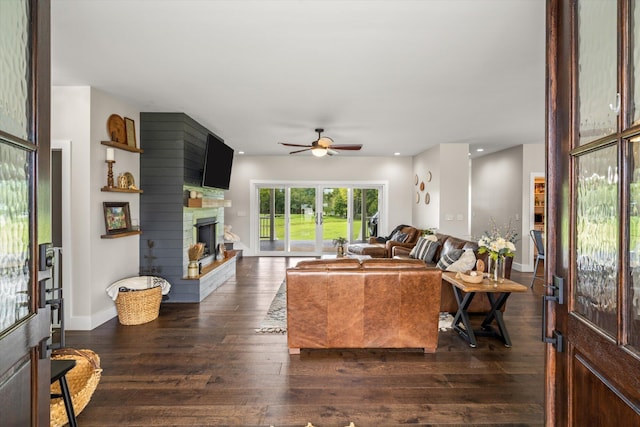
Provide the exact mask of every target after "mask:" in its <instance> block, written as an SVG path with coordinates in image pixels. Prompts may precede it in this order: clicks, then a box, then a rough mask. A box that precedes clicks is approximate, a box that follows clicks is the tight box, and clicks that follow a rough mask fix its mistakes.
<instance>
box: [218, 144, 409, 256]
mask: <svg viewBox="0 0 640 427" xmlns="http://www.w3.org/2000/svg"><path fill="white" fill-rule="evenodd" d="M411 163H412V159H411V158H410V157H347V156H344V157H340V156H339V155H338V156H331V157H328V156H327V157H322V158H316V157H312V156H304V155H303V156H241V155H236V156H235V158H234V161H233V169H232V173H231V183H230V186H229V188H230V189H229V191H226V192H225V196H224V198H225V199H230V200H231V201H232V207H231V208H227V209H225V224H229V225H231V226H232V230H233V232H234V233H236V234H237V235H238V236H239V237H240V239H241V243H240V245H239V247H244V248H245V250H246V251H247V252H246V253H245V254H246V255H254V254H255V252H254V251H255V249H252V248H249V245H250V243H249V242H250V238H251V236H250V225H251V224H250V200H249V197H250V188H251V181H252V180H254V181H255V180H258V181H264V180H280V181H322V182H336V183H338V182H341V181H349V182H355V181H360V182H365V181H376V182H381V181H386V182H387V183H388V189H389V192H388V200H387V201H386V203H385V205H386V206H387V212H382V214H383V217H385V218H386V221H383V223H382V224H381V225H380V227H381V228H380V229H379V233H380V234H381V235H384V234H387V233H388V232H389V231H390V229H393V227H395V226H396V225H398V224H411V223H412V221H411V220H412V215H411V207H412V203H413V196H414V193H415V192H414V186H413V174H412V167H411Z"/></svg>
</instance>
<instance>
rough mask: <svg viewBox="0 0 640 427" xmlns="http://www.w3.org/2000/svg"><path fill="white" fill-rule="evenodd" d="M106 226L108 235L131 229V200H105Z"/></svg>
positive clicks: (103, 204)
mask: <svg viewBox="0 0 640 427" xmlns="http://www.w3.org/2000/svg"><path fill="white" fill-rule="evenodd" d="M102 206H103V209H104V226H105V229H106V230H107V235H109V234H118V233H124V232H126V231H130V230H131V214H130V213H129V202H103V203H102Z"/></svg>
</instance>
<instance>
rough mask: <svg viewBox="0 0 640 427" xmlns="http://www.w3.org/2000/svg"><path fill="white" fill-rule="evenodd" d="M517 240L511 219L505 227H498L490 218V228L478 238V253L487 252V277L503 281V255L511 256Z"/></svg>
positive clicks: (495, 280)
mask: <svg viewBox="0 0 640 427" xmlns="http://www.w3.org/2000/svg"><path fill="white" fill-rule="evenodd" d="M517 241H518V233H516V231H515V230H514V229H513V227H512V226H511V221H509V224H508V225H507V226H506V227H503V229H500V228H499V227H498V226H497V225H496V222H495V220H494V219H493V218H491V230H490V231H485V233H484V235H483V236H482V237H480V239H479V240H478V246H479V249H478V253H480V254H484V253H486V254H488V257H487V260H488V268H487V271H488V272H489V278H490V279H491V280H492V281H494V282H500V283H502V282H503V281H504V262H505V260H504V259H505V257H508V256H510V257H512V256H514V254H515V252H516V245H515V242H517Z"/></svg>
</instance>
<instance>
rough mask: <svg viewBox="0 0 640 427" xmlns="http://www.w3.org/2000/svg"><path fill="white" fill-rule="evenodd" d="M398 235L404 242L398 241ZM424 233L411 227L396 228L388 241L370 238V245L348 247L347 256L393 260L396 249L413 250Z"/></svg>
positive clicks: (357, 244) (360, 244)
mask: <svg viewBox="0 0 640 427" xmlns="http://www.w3.org/2000/svg"><path fill="white" fill-rule="evenodd" d="M398 233H401V235H402V236H403V237H402V241H400V240H396V239H398ZM421 235H422V232H421V231H420V230H418V229H417V228H415V227H412V226H410V225H403V226H398V227H396V228H395V229H394V230H393V232H392V233H391V234H390V235H389V237H388V239H387V240H385V239H384V238H379V237H369V242H368V243H354V244H351V245H349V246H348V247H347V254H351V255H369V256H370V257H372V258H391V257H392V256H393V255H392V254H393V248H394V247H403V248H408V249H409V250H411V248H413V247H414V246H415V245H416V242H417V241H418V237H420V236H421Z"/></svg>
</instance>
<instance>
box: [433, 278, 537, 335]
mask: <svg viewBox="0 0 640 427" xmlns="http://www.w3.org/2000/svg"><path fill="white" fill-rule="evenodd" d="M442 279H443V280H445V281H446V282H448V283H450V284H451V286H452V288H453V294H454V295H455V297H456V301H457V302H458V312H457V313H456V315H455V317H454V318H453V329H454V330H455V331H456V332H458V334H460V336H462V337H463V338H464V339H466V340H467V341H468V342H469V345H470V346H471V347H476V346H477V342H476V336H492V337H496V338H499V339H500V340H502V342H503V343H504V345H505V347H511V339H510V338H509V333H508V332H507V326H506V325H505V323H504V319H503V317H502V311H501V310H502V307H504V304H505V303H506V302H507V298H509V295H511V293H512V292H526V291H527V290H528V288H527V287H526V286H524V285H521V284H520V283H516V282H514V281H512V280H508V279H505V280H504V282H502V283H494V282H492V281H490V280H489V279H487V278H484V279H483V280H482V282H481V283H477V284H476V283H467V282H465V281H463V280H462V279H458V278H456V273H455V272H452V271H443V272H442ZM477 293H486V294H487V298H488V299H489V302H490V303H491V310H489V311H488V312H486V313H485V317H484V320H483V321H482V325H481V329H477V330H474V329H473V328H472V327H471V321H470V319H469V313H468V311H467V310H468V308H469V305H470V304H471V301H472V300H473V298H474V297H475V296H476V294H477ZM494 321H495V323H496V326H497V329H495V328H494V327H493V326H492V325H491V323H493V322H494Z"/></svg>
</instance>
